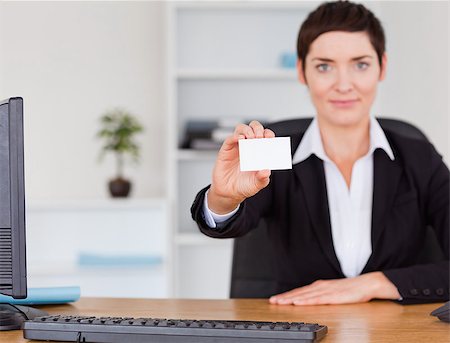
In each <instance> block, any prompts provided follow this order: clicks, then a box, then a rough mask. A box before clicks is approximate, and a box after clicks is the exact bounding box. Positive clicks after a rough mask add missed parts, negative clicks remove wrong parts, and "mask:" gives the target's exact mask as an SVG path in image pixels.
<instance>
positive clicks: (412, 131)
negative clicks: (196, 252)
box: [230, 118, 444, 298]
mask: <svg viewBox="0 0 450 343" xmlns="http://www.w3.org/2000/svg"><path fill="white" fill-rule="evenodd" d="M311 120H312V118H299V119H291V120H284V121H279V122H275V123H271V124H268V125H267V127H268V128H270V129H271V130H273V131H274V132H275V134H276V136H290V135H294V134H298V133H303V132H305V131H306V129H307V128H308V126H309V124H310V123H311ZM379 122H380V125H381V127H382V128H383V129H386V130H389V131H393V132H396V133H398V134H401V135H404V136H407V137H410V138H416V139H423V140H427V141H428V139H427V137H426V136H425V134H424V133H423V132H422V131H420V130H419V129H418V128H417V127H415V126H414V125H411V124H409V123H406V122H404V121H401V120H397V119H388V118H379ZM262 252H263V253H262ZM443 257H444V254H443V252H442V249H441V247H440V245H439V243H438V240H437V238H436V235H435V233H434V231H433V230H432V229H431V228H428V229H427V235H426V241H425V249H424V250H423V251H422V252H421V255H420V256H419V257H418V263H430V262H434V261H439V260H442V259H443ZM274 261H275V258H274V252H273V250H272V245H271V244H270V241H269V237H268V234H267V224H266V221H265V220H264V219H261V220H260V222H259V224H258V227H257V228H255V229H254V230H252V231H251V232H249V233H248V234H247V235H245V236H244V237H240V238H236V239H235V240H234V247H233V263H232V271H231V288H230V297H231V298H267V297H269V296H271V295H273V294H275V293H276V291H277V289H276V286H277V285H276V280H275V265H274Z"/></svg>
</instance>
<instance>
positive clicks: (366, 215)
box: [203, 117, 394, 277]
mask: <svg viewBox="0 0 450 343" xmlns="http://www.w3.org/2000/svg"><path fill="white" fill-rule="evenodd" d="M377 148H381V149H383V150H384V151H385V152H386V154H387V155H388V156H389V158H390V159H391V160H394V154H393V152H392V149H391V147H390V145H389V143H388V141H387V139H386V136H385V134H384V132H383V129H382V128H381V126H380V124H378V122H377V121H376V120H375V119H374V118H373V117H371V119H370V146H369V151H368V152H367V154H366V155H364V156H363V157H361V158H359V159H358V160H357V161H356V162H355V164H354V165H353V169H352V176H351V183H350V188H349V187H347V184H346V182H345V179H344V177H343V176H342V174H341V173H340V171H339V169H338V168H337V166H336V165H335V164H334V162H333V161H331V160H330V158H329V157H328V156H327V155H326V153H325V150H324V148H323V144H322V139H321V136H320V130H319V125H318V123H317V119H314V120H313V121H312V122H311V124H310V126H309V127H308V129H307V130H306V131H305V134H304V136H303V139H302V140H301V142H300V145H299V146H298V148H297V150H296V151H295V153H294V156H293V158H292V163H293V164H297V163H301V162H302V161H304V160H306V159H307V158H308V157H309V156H310V155H311V154H315V155H316V156H317V157H318V158H320V159H321V160H322V161H323V164H324V171H325V179H326V186H327V194H328V206H329V211H330V221H331V232H332V237H333V245H334V250H335V252H336V256H337V258H338V260H339V263H340V265H341V269H342V272H343V273H344V275H345V276H346V277H354V276H357V275H359V274H361V271H362V270H363V269H364V266H365V265H366V263H367V260H368V259H369V257H370V255H371V254H372V243H371V226H372V225H371V224H372V198H373V152H374V151H375V149H377ZM207 201H208V200H207V194H206V196H205V202H204V207H203V212H204V215H205V221H206V223H207V224H208V226H210V227H211V228H215V227H216V223H220V222H223V221H225V220H227V219H229V218H230V217H231V216H233V215H234V214H235V213H236V212H237V210H238V209H239V207H238V208H236V209H235V210H234V211H233V212H230V213H228V214H225V215H217V214H215V213H213V212H212V211H210V210H209V208H208V205H207Z"/></svg>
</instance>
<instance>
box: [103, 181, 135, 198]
mask: <svg viewBox="0 0 450 343" xmlns="http://www.w3.org/2000/svg"><path fill="white" fill-rule="evenodd" d="M108 185H109V193H110V194H111V196H112V197H113V198H124V197H127V196H128V194H129V193H130V190H131V182H130V181H128V180H125V179H122V178H120V177H118V178H117V179H114V180H111V181H109V184H108Z"/></svg>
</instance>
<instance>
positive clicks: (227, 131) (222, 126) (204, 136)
mask: <svg viewBox="0 0 450 343" xmlns="http://www.w3.org/2000/svg"><path fill="white" fill-rule="evenodd" d="M249 122H250V121H249V120H243V119H242V120H241V119H236V120H233V121H229V122H226V121H224V120H222V121H220V120H219V121H217V120H201V119H193V120H188V121H187V122H186V124H185V129H184V136H183V139H182V143H181V145H180V147H181V149H195V150H219V149H220V147H221V146H222V143H223V142H224V140H225V139H226V138H227V137H228V136H231V135H232V134H233V132H234V129H235V126H236V125H237V124H238V123H249ZM260 122H261V124H263V125H265V122H264V121H262V120H260Z"/></svg>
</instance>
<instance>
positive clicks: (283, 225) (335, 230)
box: [192, 1, 449, 305]
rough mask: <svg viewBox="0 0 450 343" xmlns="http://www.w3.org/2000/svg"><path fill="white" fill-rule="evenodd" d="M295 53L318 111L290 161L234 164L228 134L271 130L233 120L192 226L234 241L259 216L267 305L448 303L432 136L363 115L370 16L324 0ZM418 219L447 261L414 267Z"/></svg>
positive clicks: (374, 52) (442, 171)
mask: <svg viewBox="0 0 450 343" xmlns="http://www.w3.org/2000/svg"><path fill="white" fill-rule="evenodd" d="M298 58H299V59H298V64H297V69H298V77H299V80H300V82H301V83H302V84H304V85H306V86H307V87H308V89H309V93H310V96H311V99H312V102H313V104H314V106H315V108H316V110H317V114H316V117H315V119H314V120H313V121H312V123H311V124H310V126H309V128H308V129H307V131H306V132H305V133H304V135H303V136H301V137H300V136H299V137H292V142H293V145H294V155H293V169H292V170H291V171H288V172H286V171H283V172H276V171H275V172H272V173H271V172H270V171H269V170H262V171H258V172H240V170H239V155H238V140H239V139H253V138H270V137H274V133H273V132H272V131H271V130H269V129H265V128H264V127H263V126H262V125H261V124H260V123H259V122H257V121H252V122H251V123H250V124H249V125H244V124H241V125H238V126H237V127H236V129H235V132H234V135H233V136H231V137H228V138H227V139H226V140H225V142H224V143H223V145H222V147H221V149H220V151H219V154H218V157H217V160H216V163H215V166H214V171H213V176H212V183H211V185H210V187H206V188H205V189H203V190H202V191H200V193H199V194H198V196H197V198H196V200H195V202H194V204H193V206H192V215H193V218H194V219H195V220H196V221H197V223H198V225H199V227H200V230H201V231H202V232H203V233H205V234H206V235H208V236H211V237H218V238H229V237H238V236H242V235H244V234H246V233H247V232H249V231H250V230H251V229H253V228H254V227H255V226H256V225H257V223H258V221H259V219H260V218H261V217H265V218H267V219H268V222H269V226H268V232H269V236H270V239H271V242H272V243H273V247H274V251H275V252H276V261H275V263H276V265H277V268H276V269H277V275H276V281H277V285H278V294H276V295H274V296H272V297H271V298H270V302H271V303H273V304H280V305H283V304H294V305H311V304H338V303H355V302H365V301H369V300H371V299H375V298H377V299H392V300H397V301H399V302H401V303H413V302H431V301H444V300H448V297H449V263H448V258H449V171H448V169H447V167H446V166H445V164H444V163H443V161H442V159H441V157H440V155H439V154H438V153H437V152H436V151H435V150H434V148H433V146H432V145H431V144H430V143H428V142H425V141H418V140H414V139H411V138H407V137H404V136H401V135H398V134H395V133H393V132H389V131H383V129H382V128H381V127H380V125H379V124H378V122H377V121H376V120H375V119H374V118H373V117H371V116H370V110H371V106H372V104H373V102H374V99H375V95H376V90H377V85H378V82H380V81H382V80H383V79H384V78H385V75H386V64H387V57H386V53H385V40H384V33H383V29H382V27H381V24H380V22H379V20H378V19H377V18H376V17H375V16H374V15H373V14H372V13H371V12H370V11H369V10H367V9H366V8H365V7H364V6H362V5H358V4H354V3H351V2H346V1H345V2H344V1H343V2H332V3H325V4H323V5H321V6H319V7H318V8H317V9H316V10H315V11H313V12H312V13H311V14H310V15H309V16H308V18H307V19H306V21H305V22H304V23H303V25H302V27H301V29H300V33H299V37H298ZM427 225H431V226H432V227H433V229H434V230H435V232H436V235H437V237H438V239H439V241H440V243H441V245H442V249H443V251H444V253H445V255H446V259H447V260H446V261H442V262H439V263H434V264H425V265H416V257H417V255H418V253H419V252H420V250H421V249H422V248H423V241H424V239H423V238H424V235H425V229H426V227H427Z"/></svg>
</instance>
